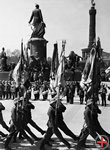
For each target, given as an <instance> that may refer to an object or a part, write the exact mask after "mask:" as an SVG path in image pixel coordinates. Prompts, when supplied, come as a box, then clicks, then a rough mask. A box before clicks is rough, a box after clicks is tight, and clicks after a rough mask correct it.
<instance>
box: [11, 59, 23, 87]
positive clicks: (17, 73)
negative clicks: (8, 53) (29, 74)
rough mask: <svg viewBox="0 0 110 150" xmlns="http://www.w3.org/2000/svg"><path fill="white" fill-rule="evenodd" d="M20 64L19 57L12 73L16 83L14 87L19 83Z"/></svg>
mask: <svg viewBox="0 0 110 150" xmlns="http://www.w3.org/2000/svg"><path fill="white" fill-rule="evenodd" d="M20 65H21V60H20V59H19V61H18V63H17V65H16V66H15V68H14V70H13V73H12V78H13V80H14V81H15V83H16V87H18V86H19V83H20Z"/></svg>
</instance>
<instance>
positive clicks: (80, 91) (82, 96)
mask: <svg viewBox="0 0 110 150" xmlns="http://www.w3.org/2000/svg"><path fill="white" fill-rule="evenodd" d="M79 97H80V104H83V101H84V90H83V89H82V88H80V90H79Z"/></svg>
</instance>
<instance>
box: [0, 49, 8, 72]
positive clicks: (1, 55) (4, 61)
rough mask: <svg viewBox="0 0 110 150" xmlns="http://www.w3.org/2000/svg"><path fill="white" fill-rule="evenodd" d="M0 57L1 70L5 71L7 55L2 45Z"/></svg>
mask: <svg viewBox="0 0 110 150" xmlns="http://www.w3.org/2000/svg"><path fill="white" fill-rule="evenodd" d="M0 59H1V71H7V56H6V52H5V48H4V47H3V48H2V52H1V54H0Z"/></svg>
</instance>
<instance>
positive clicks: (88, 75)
mask: <svg viewBox="0 0 110 150" xmlns="http://www.w3.org/2000/svg"><path fill="white" fill-rule="evenodd" d="M95 57H96V49H95V48H92V49H91V51H90V57H88V58H87V61H86V64H85V67H84V70H83V73H82V78H81V82H80V85H81V87H82V88H84V86H85V85H89V84H91V83H92V80H93V72H94V63H95Z"/></svg>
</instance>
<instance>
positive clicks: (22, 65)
mask: <svg viewBox="0 0 110 150" xmlns="http://www.w3.org/2000/svg"><path fill="white" fill-rule="evenodd" d="M12 78H13V79H14V81H15V82H16V87H18V86H19V84H20V82H22V83H23V84H24V83H25V82H26V81H27V79H28V71H27V64H26V61H25V57H24V53H23V41H22V42H21V56H20V59H19V61H18V63H17V65H16V66H15V68H14V70H13V74H12Z"/></svg>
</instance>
